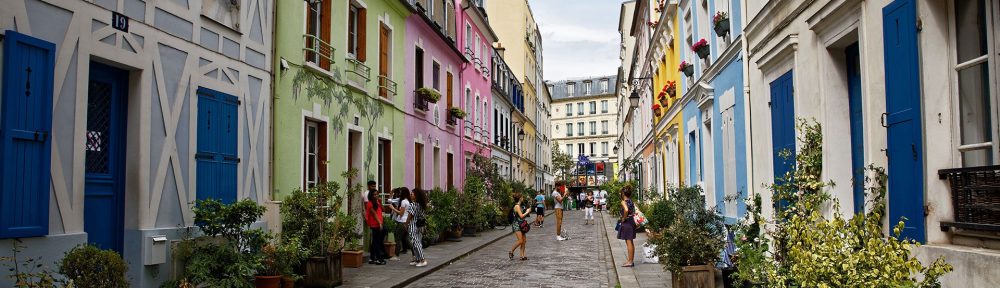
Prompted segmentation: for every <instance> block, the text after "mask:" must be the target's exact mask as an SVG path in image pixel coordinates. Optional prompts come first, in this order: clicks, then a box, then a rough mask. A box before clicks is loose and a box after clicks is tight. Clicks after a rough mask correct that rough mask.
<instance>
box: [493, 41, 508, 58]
mask: <svg viewBox="0 0 1000 288" xmlns="http://www.w3.org/2000/svg"><path fill="white" fill-rule="evenodd" d="M493 50H496V51H497V55H500V57H501V58H503V52H504V51H506V50H507V48H503V44H500V42H496V47H494V48H493Z"/></svg>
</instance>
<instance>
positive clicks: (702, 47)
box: [691, 38, 712, 59]
mask: <svg viewBox="0 0 1000 288" xmlns="http://www.w3.org/2000/svg"><path fill="white" fill-rule="evenodd" d="M691 50H692V51H694V53H698V58H701V59H705V58H708V54H709V53H711V52H712V51H711V50H710V49H709V48H708V41H705V38H701V40H698V42H695V43H694V45H691Z"/></svg>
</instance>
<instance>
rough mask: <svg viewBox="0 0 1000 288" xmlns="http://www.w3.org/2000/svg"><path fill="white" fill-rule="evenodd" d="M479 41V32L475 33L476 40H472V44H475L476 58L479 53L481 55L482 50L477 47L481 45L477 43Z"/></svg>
mask: <svg viewBox="0 0 1000 288" xmlns="http://www.w3.org/2000/svg"><path fill="white" fill-rule="evenodd" d="M480 42H482V41H481V40H479V34H476V42H472V43H473V44H475V45H476V58H480V57H479V55H483V54H482V51H480V50H479V49H480V48H479V47H482V46H480V45H479V43H480Z"/></svg>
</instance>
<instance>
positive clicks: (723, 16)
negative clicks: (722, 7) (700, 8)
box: [712, 12, 729, 26]
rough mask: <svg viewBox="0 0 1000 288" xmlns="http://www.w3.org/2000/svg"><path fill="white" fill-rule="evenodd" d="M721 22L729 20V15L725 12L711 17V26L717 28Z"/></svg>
mask: <svg viewBox="0 0 1000 288" xmlns="http://www.w3.org/2000/svg"><path fill="white" fill-rule="evenodd" d="M723 20H729V13H726V12H719V13H715V17H712V24H713V25H716V26H718V25H719V22H722V21H723Z"/></svg>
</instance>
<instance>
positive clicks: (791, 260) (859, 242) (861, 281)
mask: <svg viewBox="0 0 1000 288" xmlns="http://www.w3.org/2000/svg"><path fill="white" fill-rule="evenodd" d="M798 126H799V127H798V128H799V131H800V133H799V134H800V136H799V141H800V142H801V144H802V145H801V146H800V149H799V152H798V153H796V156H795V161H796V165H795V167H794V169H793V170H792V171H791V172H789V173H788V174H786V175H784V176H783V177H779V178H778V179H775V180H776V181H775V182H776V184H775V185H772V186H771V187H770V189H771V190H772V191H773V194H774V197H773V200H772V201H773V202H772V203H771V204H772V205H774V207H776V208H777V209H776V213H775V215H774V218H775V219H777V223H774V224H771V225H773V229H768V230H767V231H762V229H761V227H762V226H764V225H765V224H766V223H767V222H766V219H765V218H764V217H763V215H762V214H761V200H760V197H759V196H756V197H754V198H753V202H752V204H751V205H748V212H749V213H748V214H747V216H746V219H744V221H742V222H741V223H742V224H741V225H739V226H738V227H737V239H736V246H737V247H738V251H739V254H738V255H737V257H736V259H737V260H736V264H737V272H736V273H735V276H734V277H735V278H736V279H738V280H741V281H746V282H750V283H755V284H757V285H759V286H763V287H940V283H939V278H940V277H941V276H942V275H944V274H945V273H948V272H949V271H951V269H952V267H951V265H949V264H947V263H945V261H944V258H938V259H936V260H935V261H934V262H933V263H931V264H930V265H929V266H924V265H923V264H922V263H920V261H919V260H917V259H916V258H914V257H913V256H912V255H911V251H912V249H913V248H915V247H917V246H919V243H917V242H914V241H912V240H900V239H899V232H900V230H901V229H902V228H903V222H902V221H899V222H897V223H898V224H897V225H896V226H895V228H894V229H893V234H894V235H895V237H893V236H889V235H886V234H885V233H884V232H883V228H882V227H883V226H882V221H883V220H884V217H885V209H886V204H885V201H886V183H887V179H888V178H887V177H886V175H885V171H884V170H883V169H882V168H877V167H874V166H870V167H869V171H870V174H872V175H874V177H872V178H870V179H866V182H867V183H866V184H868V185H867V186H868V187H866V190H867V194H868V197H867V198H868V199H870V202H869V205H868V207H871V209H870V210H868V211H867V212H865V213H858V214H856V215H854V216H853V217H852V218H851V219H844V217H843V216H842V215H841V214H840V213H839V212H837V211H840V209H839V206H840V204H839V202H838V201H837V200H836V199H832V200H831V197H830V196H829V194H827V192H826V190H827V188H828V187H830V186H832V185H833V183H829V182H825V181H823V180H821V177H822V175H823V170H822V168H823V148H822V133H821V129H820V125H819V124H816V123H815V122H812V123H810V122H806V121H801V120H800V122H799V125H798ZM782 155H783V156H784V157H788V156H789V155H790V154H789V153H788V152H787V151H785V152H783V153H782ZM792 179H794V181H791V180H792ZM830 204H832V205H830ZM830 208H832V209H833V213H832V214H833V215H832V217H826V216H824V215H826V213H825V209H830ZM890 221H893V219H890ZM772 247H773V249H772Z"/></svg>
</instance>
